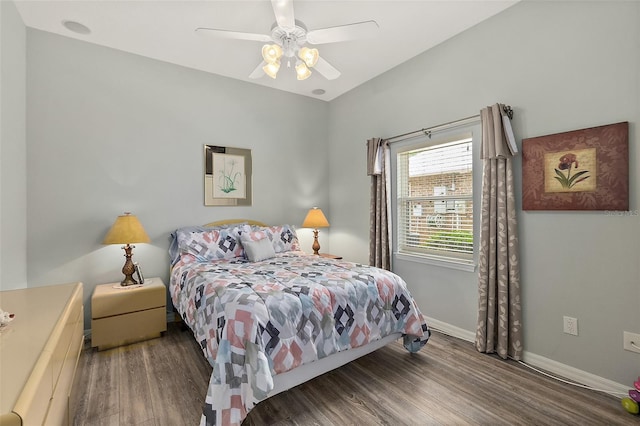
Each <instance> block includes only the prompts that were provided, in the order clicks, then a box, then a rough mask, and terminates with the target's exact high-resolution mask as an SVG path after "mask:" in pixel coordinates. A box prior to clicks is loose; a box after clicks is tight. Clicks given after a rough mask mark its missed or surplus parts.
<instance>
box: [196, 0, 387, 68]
mask: <svg viewBox="0 0 640 426" xmlns="http://www.w3.org/2000/svg"><path fill="white" fill-rule="evenodd" d="M271 5H272V7H273V11H274V13H275V16H276V22H275V23H274V24H273V26H272V28H271V34H253V33H244V32H237V31H229V30H223V29H218V28H196V33H198V34H202V35H206V36H210V37H215V38H221V39H235V40H249V41H261V42H264V43H271V44H265V45H264V46H263V47H262V58H263V61H262V62H261V63H260V64H259V65H258V66H257V67H256V69H255V70H254V71H253V72H252V73H251V74H250V75H249V78H253V79H256V78H260V77H262V76H263V75H264V74H266V75H268V76H269V77H271V78H276V76H277V74H278V71H279V69H280V62H281V60H283V59H284V60H285V61H286V63H287V67H291V63H292V61H294V63H295V70H296V75H297V78H298V80H305V79H307V78H309V76H310V75H311V68H313V69H314V70H316V71H318V72H319V73H320V74H321V75H323V76H324V77H325V78H326V79H327V80H335V79H336V78H338V77H340V71H338V70H337V69H336V68H334V67H333V65H331V64H330V63H329V62H327V61H326V60H325V59H324V58H322V57H321V56H320V54H319V52H318V49H314V48H309V47H307V46H306V44H307V43H308V44H325V43H335V42H339V41H346V40H354V39H358V38H364V37H368V36H371V35H372V34H373V33H375V31H376V30H377V29H378V24H377V23H376V21H365V22H357V23H353V24H347V25H338V26H335V27H329V28H321V29H317V30H311V31H308V30H307V27H306V26H305V25H304V24H303V23H302V22H301V21H298V20H297V19H295V17H294V14H293V0H271Z"/></svg>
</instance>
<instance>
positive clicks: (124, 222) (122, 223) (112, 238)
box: [102, 213, 151, 244]
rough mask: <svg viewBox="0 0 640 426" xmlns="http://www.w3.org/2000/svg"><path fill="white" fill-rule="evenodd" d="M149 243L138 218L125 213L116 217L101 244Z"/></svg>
mask: <svg viewBox="0 0 640 426" xmlns="http://www.w3.org/2000/svg"><path fill="white" fill-rule="evenodd" d="M150 241H151V240H150V239H149V236H148V235H147V232H146V231H145V230H144V228H143V227H142V224H141V223H140V221H139V220H138V218H137V217H136V216H134V215H132V214H131V213H125V214H123V215H121V216H118V218H117V219H116V221H115V222H114V223H113V225H112V226H111V229H109V232H107V235H106V236H105V237H104V241H102V244H133V243H148V242H150Z"/></svg>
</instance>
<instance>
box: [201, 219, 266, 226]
mask: <svg viewBox="0 0 640 426" xmlns="http://www.w3.org/2000/svg"><path fill="white" fill-rule="evenodd" d="M234 223H248V224H249V225H255V226H268V225H267V224H265V223H263V222H260V221H257V220H250V219H224V220H216V221H215V222H210V223H207V224H205V225H204V226H221V225H232V224H234Z"/></svg>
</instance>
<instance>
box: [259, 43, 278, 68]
mask: <svg viewBox="0 0 640 426" xmlns="http://www.w3.org/2000/svg"><path fill="white" fill-rule="evenodd" d="M281 56H282V48H281V47H280V46H278V45H277V44H265V45H264V46H262V58H263V59H264V60H265V62H268V63H270V64H271V63H274V62H276V61H277V60H278V59H280V57H281Z"/></svg>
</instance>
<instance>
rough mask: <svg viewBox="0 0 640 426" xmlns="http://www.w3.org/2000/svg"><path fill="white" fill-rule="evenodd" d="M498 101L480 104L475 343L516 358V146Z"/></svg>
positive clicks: (518, 335)
mask: <svg viewBox="0 0 640 426" xmlns="http://www.w3.org/2000/svg"><path fill="white" fill-rule="evenodd" d="M504 114H505V113H504V110H503V105H501V104H495V105H493V106H490V107H487V108H484V109H483V110H482V111H481V113H480V117H481V120H482V149H481V158H482V162H483V165H482V166H483V170H482V174H483V176H482V204H481V213H480V215H481V228H480V249H479V258H478V270H479V278H478V291H479V300H478V303H479V306H478V328H477V331H476V348H477V349H478V351H480V352H486V353H497V354H498V355H500V357H502V358H504V359H506V358H508V357H511V358H513V359H516V360H519V359H521V357H522V309H521V300H520V293H521V291H520V258H519V253H518V232H517V230H518V229H517V228H518V226H517V221H516V203H515V195H514V192H515V191H514V183H513V167H512V157H513V155H514V154H516V153H517V148H516V145H515V141H514V138H513V133H512V131H511V125H510V123H509V119H508V118H507V117H506V116H505V115H504Z"/></svg>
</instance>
